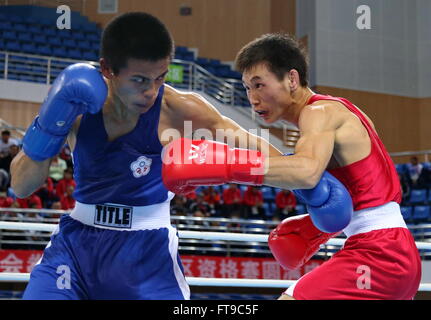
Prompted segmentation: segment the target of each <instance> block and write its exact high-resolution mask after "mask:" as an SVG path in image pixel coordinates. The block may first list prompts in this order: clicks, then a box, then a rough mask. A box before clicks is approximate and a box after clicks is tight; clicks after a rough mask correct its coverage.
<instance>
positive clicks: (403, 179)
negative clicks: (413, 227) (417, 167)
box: [398, 174, 410, 202]
mask: <svg viewBox="0 0 431 320" xmlns="http://www.w3.org/2000/svg"><path fill="white" fill-rule="evenodd" d="M398 178H399V179H400V185H401V191H402V193H403V194H402V202H407V201H408V200H409V197H410V182H409V179H408V178H407V176H406V175H405V174H398Z"/></svg>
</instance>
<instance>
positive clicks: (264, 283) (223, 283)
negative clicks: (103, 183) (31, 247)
mask: <svg viewBox="0 0 431 320" xmlns="http://www.w3.org/2000/svg"><path fill="white" fill-rule="evenodd" d="M56 228H57V225H56V224H44V223H22V222H5V221H0V229H3V230H31V231H49V232H53V231H54V230H55V229H56ZM178 234H179V237H180V238H186V239H200V240H224V241H241V242H264V243H266V242H267V241H268V235H264V234H240V233H228V232H226V233H225V232H198V231H182V230H178ZM345 241H346V239H330V240H329V241H328V242H327V244H328V245H334V246H342V245H343V244H344V242H345ZM416 246H417V247H418V249H419V250H431V243H427V242H416ZM29 279H30V274H29V273H7V272H0V282H28V281H29ZM186 280H187V283H188V284H189V285H190V286H210V287H212V286H215V287H253V288H284V289H285V288H288V287H289V286H291V285H292V284H293V283H294V282H295V281H294V280H266V279H233V278H232V279H227V278H198V277H186ZM418 291H431V283H422V284H420V286H419V290H418Z"/></svg>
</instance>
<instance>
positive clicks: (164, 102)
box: [12, 13, 280, 299]
mask: <svg viewBox="0 0 431 320" xmlns="http://www.w3.org/2000/svg"><path fill="white" fill-rule="evenodd" d="M101 46H102V47H101V59H100V65H101V72H99V70H97V69H96V68H94V67H92V66H90V65H88V64H82V63H81V64H75V65H72V66H70V67H68V68H66V69H65V70H64V71H63V72H62V73H61V74H60V75H59V77H58V78H57V79H56V80H55V82H54V83H53V85H52V88H51V90H50V91H49V93H48V96H47V98H46V99H45V101H44V102H43V104H42V106H41V109H40V112H39V115H38V116H37V117H36V118H35V120H34V121H33V123H32V124H31V125H30V127H29V129H28V130H27V132H26V135H25V137H24V140H23V150H22V151H21V152H20V153H19V154H18V155H17V156H16V157H15V160H14V162H13V163H12V187H13V189H14V191H15V193H16V194H17V196H18V197H26V196H27V195H29V194H31V193H32V192H33V191H34V190H36V189H37V188H38V187H39V186H40V185H42V183H43V182H44V181H45V179H46V177H47V175H48V169H49V165H50V160H51V158H52V157H53V156H54V155H56V154H57V153H58V152H59V151H60V149H61V147H62V145H63V144H64V143H65V141H66V140H67V142H68V144H69V146H71V148H72V150H73V163H74V177H75V180H76V182H77V186H76V190H75V193H74V196H75V199H76V207H75V208H74V210H73V211H72V213H71V214H70V215H66V216H63V217H62V218H61V221H60V224H59V226H58V228H57V230H56V231H55V232H54V233H53V235H52V237H51V241H50V243H49V244H48V246H47V247H46V249H45V251H44V254H43V257H42V259H41V261H40V262H39V263H38V264H37V265H36V266H35V267H34V269H33V271H32V273H31V277H30V282H29V284H28V286H27V288H26V291H25V292H24V297H23V298H24V299H189V296H190V291H189V287H188V285H187V283H186V281H185V278H184V274H183V269H182V266H181V262H180V258H179V255H178V237H177V233H176V230H175V229H174V228H173V227H172V226H171V224H170V215H169V214H170V213H169V203H170V200H171V199H172V197H173V195H174V194H173V193H172V192H169V191H168V189H166V187H165V186H164V184H163V182H162V176H161V168H162V161H161V152H162V149H163V146H164V145H165V144H167V143H168V142H169V141H163V140H162V135H163V133H164V132H165V131H166V130H168V129H175V130H176V131H177V132H179V133H180V136H183V135H184V121H192V124H193V127H194V128H206V129H208V130H210V131H211V132H212V133H213V134H214V136H216V135H215V133H216V129H231V130H230V131H229V130H227V131H226V133H229V132H235V131H237V130H240V131H241V132H242V133H243V134H246V135H247V134H248V133H247V132H246V131H245V130H244V129H241V128H240V127H239V126H238V125H237V124H236V123H235V122H233V121H232V120H231V119H229V118H226V117H224V116H222V115H221V114H220V113H218V111H217V110H216V109H215V108H214V107H212V106H211V105H210V104H209V103H208V102H207V101H206V100H204V99H203V98H202V97H200V96H199V95H197V94H195V93H184V92H179V91H177V90H175V89H174V88H172V87H170V86H168V85H166V84H164V79H165V75H166V74H167V72H168V66H169V64H170V61H171V57H172V55H173V52H174V44H173V41H172V38H171V36H170V34H169V32H168V30H167V29H166V27H165V26H164V25H163V24H162V23H161V22H160V21H159V20H158V19H156V18H155V17H153V16H151V15H149V14H146V13H128V14H124V15H121V16H118V17H116V18H115V19H114V20H113V21H111V22H110V23H109V24H108V26H107V27H106V29H105V30H104V33H103V36H102V44H101ZM226 139H227V138H226ZM249 147H250V148H251V149H258V150H268V151H267V153H268V154H269V155H280V152H279V151H278V150H277V149H275V148H274V147H272V146H270V145H268V143H267V141H265V140H264V139H261V138H259V137H256V139H255V140H253V139H251V140H250V144H249ZM265 152H266V151H265ZM191 189H193V188H191ZM186 191H187V190H186Z"/></svg>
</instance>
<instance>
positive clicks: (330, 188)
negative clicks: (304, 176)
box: [293, 171, 353, 233]
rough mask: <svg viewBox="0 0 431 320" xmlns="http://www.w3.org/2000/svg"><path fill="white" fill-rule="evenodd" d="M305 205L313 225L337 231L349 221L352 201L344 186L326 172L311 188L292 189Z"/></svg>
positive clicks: (328, 230) (325, 229) (322, 229)
mask: <svg viewBox="0 0 431 320" xmlns="http://www.w3.org/2000/svg"><path fill="white" fill-rule="evenodd" d="M293 192H294V193H295V195H296V196H297V197H298V198H299V199H301V200H302V201H303V202H305V204H306V205H307V210H308V213H309V214H310V216H311V220H312V221H313V223H314V225H315V226H316V227H317V228H318V229H320V230H321V231H323V232H328V233H331V232H338V231H341V230H343V229H344V228H345V227H347V225H348V224H349V223H350V220H351V219H352V215H353V203H352V198H351V197H350V194H349V192H348V191H347V189H346V187H345V186H344V185H343V184H342V183H341V182H340V181H338V180H337V179H336V178H335V177H334V176H332V175H331V174H330V173H328V172H326V171H325V172H324V173H323V175H322V178H321V179H320V182H319V183H318V184H317V186H316V187H314V188H313V189H304V190H293Z"/></svg>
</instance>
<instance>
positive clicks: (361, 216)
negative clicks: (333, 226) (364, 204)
mask: <svg viewBox="0 0 431 320" xmlns="http://www.w3.org/2000/svg"><path fill="white" fill-rule="evenodd" d="M388 228H407V226H406V223H405V222H404V219H403V216H402V215H401V210H400V206H399V204H398V203H396V202H388V203H386V204H384V205H381V206H378V207H373V208H367V209H363V210H359V211H355V212H353V217H352V220H351V221H350V223H349V225H348V226H347V227H346V228H345V229H344V230H343V232H344V234H345V235H346V236H347V238H349V237H351V236H353V235H356V234H359V233H365V232H370V231H373V230H379V229H388Z"/></svg>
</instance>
